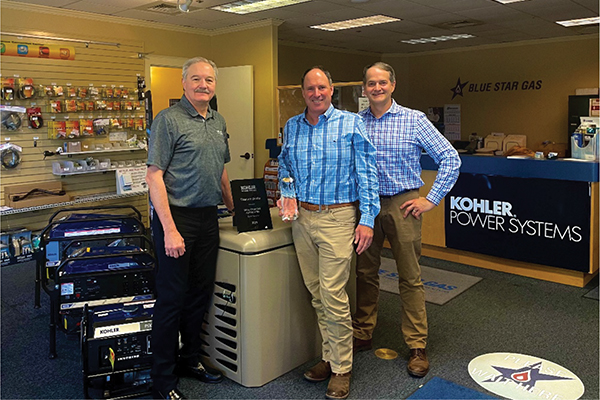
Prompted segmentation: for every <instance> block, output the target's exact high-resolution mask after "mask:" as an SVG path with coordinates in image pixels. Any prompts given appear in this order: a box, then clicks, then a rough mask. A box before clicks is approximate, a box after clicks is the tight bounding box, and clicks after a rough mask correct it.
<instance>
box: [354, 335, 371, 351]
mask: <svg viewBox="0 0 600 400" xmlns="http://www.w3.org/2000/svg"><path fill="white" fill-rule="evenodd" d="M371 342H372V339H367V340H362V339H359V338H357V337H355V338H353V340H352V352H353V353H358V352H359V351H365V350H371V349H372V348H373V346H372V345H371Z"/></svg>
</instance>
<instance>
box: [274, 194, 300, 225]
mask: <svg viewBox="0 0 600 400" xmlns="http://www.w3.org/2000/svg"><path fill="white" fill-rule="evenodd" d="M277 207H279V216H280V217H281V219H282V221H284V222H292V221H295V220H296V219H298V202H297V201H296V199H292V198H289V197H283V196H281V198H280V199H279V200H277Z"/></svg>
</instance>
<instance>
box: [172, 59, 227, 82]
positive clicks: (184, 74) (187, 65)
mask: <svg viewBox="0 0 600 400" xmlns="http://www.w3.org/2000/svg"><path fill="white" fill-rule="evenodd" d="M197 63H205V64H208V65H210V66H211V67H212V69H213V70H214V71H215V79H217V75H219V71H218V70H217V64H215V63H214V61H211V60H209V59H207V58H204V57H194V58H190V59H189V60H187V61H186V62H185V64H183V70H182V71H181V76H182V77H183V79H187V75H188V69H189V68H190V67H191V66H192V65H194V64H197Z"/></svg>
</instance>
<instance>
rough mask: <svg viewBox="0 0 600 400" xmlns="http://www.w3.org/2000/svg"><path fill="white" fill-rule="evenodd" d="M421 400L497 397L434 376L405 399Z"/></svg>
mask: <svg viewBox="0 0 600 400" xmlns="http://www.w3.org/2000/svg"><path fill="white" fill-rule="evenodd" d="M421 399H440V400H442V399H497V397H492V396H489V395H487V394H485V393H481V392H479V391H477V390H473V389H469V388H467V387H464V386H460V385H457V384H456V383H454V382H450V381H447V380H445V379H442V378H439V377H437V376H434V377H433V378H431V379H430V380H429V381H427V383H425V384H424V385H423V386H421V387H420V388H418V389H417V390H416V391H415V392H414V393H413V394H411V395H410V396H409V397H408V398H407V400H421Z"/></svg>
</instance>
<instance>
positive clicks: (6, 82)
mask: <svg viewBox="0 0 600 400" xmlns="http://www.w3.org/2000/svg"><path fill="white" fill-rule="evenodd" d="M14 99H15V80H14V79H13V78H4V79H2V100H4V101H12V100H14Z"/></svg>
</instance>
